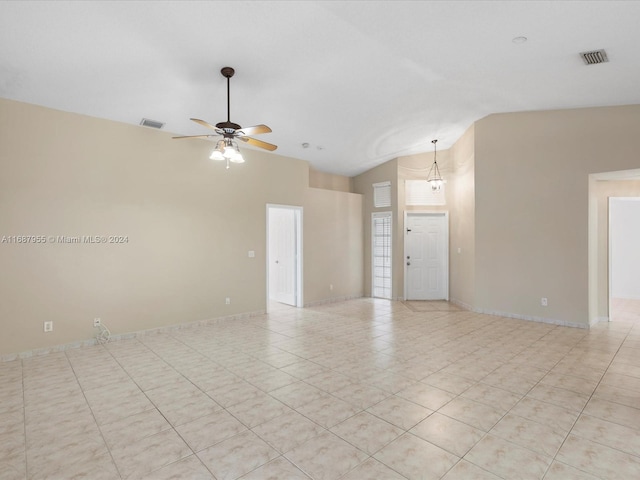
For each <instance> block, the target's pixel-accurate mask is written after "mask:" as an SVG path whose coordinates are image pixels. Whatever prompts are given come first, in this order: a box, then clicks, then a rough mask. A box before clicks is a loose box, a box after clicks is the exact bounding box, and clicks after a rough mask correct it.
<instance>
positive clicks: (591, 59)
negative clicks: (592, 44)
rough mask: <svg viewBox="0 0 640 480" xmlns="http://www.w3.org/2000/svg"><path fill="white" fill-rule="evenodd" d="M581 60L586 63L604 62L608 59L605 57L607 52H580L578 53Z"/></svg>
mask: <svg viewBox="0 0 640 480" xmlns="http://www.w3.org/2000/svg"><path fill="white" fill-rule="evenodd" d="M580 56H581V57H582V60H584V63H586V64H587V65H596V64H598V63H606V62H608V61H609V58H608V57H607V52H605V51H604V50H593V51H591V52H582V53H581V54H580Z"/></svg>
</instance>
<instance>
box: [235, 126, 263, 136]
mask: <svg viewBox="0 0 640 480" xmlns="http://www.w3.org/2000/svg"><path fill="white" fill-rule="evenodd" d="M270 132H271V129H270V128H269V127H267V126H266V125H254V126H253V127H245V128H241V129H240V130H238V131H237V132H236V133H237V134H238V136H244V135H259V134H261V133H270Z"/></svg>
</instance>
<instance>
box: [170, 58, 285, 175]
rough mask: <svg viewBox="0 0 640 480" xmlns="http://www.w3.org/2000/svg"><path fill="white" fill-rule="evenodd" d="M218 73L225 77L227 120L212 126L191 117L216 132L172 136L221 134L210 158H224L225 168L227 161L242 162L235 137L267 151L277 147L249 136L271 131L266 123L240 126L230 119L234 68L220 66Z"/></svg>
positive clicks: (200, 136)
mask: <svg viewBox="0 0 640 480" xmlns="http://www.w3.org/2000/svg"><path fill="white" fill-rule="evenodd" d="M220 73H222V76H223V77H225V78H226V79H227V121H226V122H219V123H216V125H215V126H213V125H211V124H210V123H208V122H205V121H204V120H200V119H199V118H192V119H191V120H192V121H194V122H196V123H198V124H200V125H202V126H203V127H206V128H209V129H211V130H213V131H214V132H216V133H210V134H207V135H184V136H179V137H173V138H174V139H177V138H210V137H217V136H221V137H222V138H221V139H220V140H218V142H217V143H216V148H215V149H214V150H213V152H212V153H211V157H210V158H211V159H212V160H226V161H227V168H229V162H234V163H243V162H244V159H243V158H242V154H241V153H240V149H239V148H238V144H237V143H236V142H235V139H238V140H240V141H242V142H245V143H248V144H249V145H253V146H254V147H259V148H264V149H265V150H269V151H274V150H275V149H276V148H278V147H277V146H276V145H273V144H272V143H267V142H263V141H262V140H257V139H255V138H252V137H250V136H249V135H259V134H261V133H269V132H271V129H270V128H269V127H267V126H266V125H254V126H252V127H245V128H242V127H241V126H240V125H238V124H237V123H233V122H232V121H231V113H230V112H231V108H230V102H229V98H230V95H229V91H230V88H229V83H230V81H229V79H230V78H231V77H233V74H234V73H235V70H234V69H233V68H231V67H224V68H222V70H220Z"/></svg>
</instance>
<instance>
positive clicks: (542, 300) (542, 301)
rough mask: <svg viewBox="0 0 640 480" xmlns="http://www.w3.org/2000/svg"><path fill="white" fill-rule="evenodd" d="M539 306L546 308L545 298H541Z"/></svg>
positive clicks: (547, 303)
mask: <svg viewBox="0 0 640 480" xmlns="http://www.w3.org/2000/svg"><path fill="white" fill-rule="evenodd" d="M540 305H542V306H543V307H546V306H547V305H549V302H548V301H547V297H542V298H541V299H540Z"/></svg>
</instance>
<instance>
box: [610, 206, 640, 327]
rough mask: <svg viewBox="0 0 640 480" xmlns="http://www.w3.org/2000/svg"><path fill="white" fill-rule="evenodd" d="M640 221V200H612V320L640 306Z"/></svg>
mask: <svg viewBox="0 0 640 480" xmlns="http://www.w3.org/2000/svg"><path fill="white" fill-rule="evenodd" d="M639 220H640V197H609V262H608V263H609V321H614V320H617V319H622V318H625V317H626V314H627V310H629V307H630V306H635V305H640V282H639V281H638V271H640V252H639V251H638V247H637V246H638V245H639V244H640V222H639ZM636 308H637V307H636ZM631 310H633V309H631Z"/></svg>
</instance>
